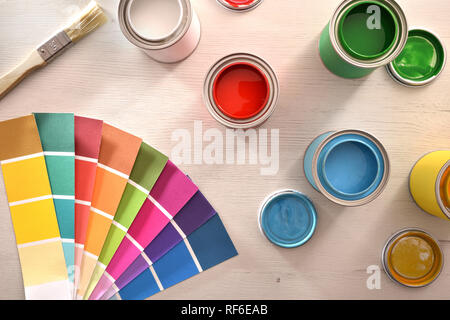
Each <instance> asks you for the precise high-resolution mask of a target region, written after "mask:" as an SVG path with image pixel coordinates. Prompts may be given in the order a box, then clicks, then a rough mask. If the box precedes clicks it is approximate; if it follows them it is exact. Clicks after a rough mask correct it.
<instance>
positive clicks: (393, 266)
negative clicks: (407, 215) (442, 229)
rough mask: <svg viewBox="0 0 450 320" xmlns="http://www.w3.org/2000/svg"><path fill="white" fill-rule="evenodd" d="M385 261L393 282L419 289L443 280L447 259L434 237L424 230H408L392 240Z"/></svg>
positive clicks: (385, 253) (388, 243)
mask: <svg viewBox="0 0 450 320" xmlns="http://www.w3.org/2000/svg"><path fill="white" fill-rule="evenodd" d="M381 261H382V264H383V268H384V271H385V272H386V274H387V275H388V277H389V278H390V279H391V280H393V281H394V282H397V283H399V284H401V285H404V286H407V287H412V288H419V287H424V286H427V285H429V284H431V283H432V282H433V281H434V280H436V279H437V277H439V274H440V273H441V270H442V267H443V264H444V257H443V253H442V250H441V248H440V246H439V242H438V241H437V240H436V239H435V238H434V237H433V236H432V235H430V234H429V233H427V232H425V231H423V230H421V229H416V228H407V229H403V230H400V231H398V232H397V233H395V234H394V235H392V236H391V237H390V238H389V239H388V241H387V242H386V245H385V246H384V248H383V252H382V255H381Z"/></svg>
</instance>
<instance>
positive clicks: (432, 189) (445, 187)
mask: <svg viewBox="0 0 450 320" xmlns="http://www.w3.org/2000/svg"><path fill="white" fill-rule="evenodd" d="M409 189H410V191H411V195H412V197H413V198H414V201H415V202H416V203H417V205H418V206H419V207H420V208H422V209H423V210H424V211H425V212H427V213H429V214H432V215H434V216H436V217H439V218H442V219H446V220H450V150H447V151H435V152H431V153H428V154H427V155H425V156H424V157H422V158H421V159H420V160H419V161H417V163H416V164H415V166H414V167H413V169H412V171H411V174H410V177H409Z"/></svg>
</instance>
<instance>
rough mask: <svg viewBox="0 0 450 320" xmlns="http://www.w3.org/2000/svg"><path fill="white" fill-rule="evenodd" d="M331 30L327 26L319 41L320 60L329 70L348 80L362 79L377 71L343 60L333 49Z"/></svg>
mask: <svg viewBox="0 0 450 320" xmlns="http://www.w3.org/2000/svg"><path fill="white" fill-rule="evenodd" d="M329 30H330V24H327V26H326V27H325V29H324V30H323V31H322V34H321V35H320V41H319V53H320V58H321V59H322V62H323V64H324V65H325V67H327V69H328V70H330V71H331V72H332V73H334V74H335V75H337V76H339V77H342V78H346V79H356V78H362V77H365V76H367V75H368V74H370V73H372V72H373V71H374V70H375V69H373V68H372V69H371V68H359V67H357V66H354V65H352V64H350V63H348V62H347V61H345V60H344V59H342V58H341V57H340V56H339V54H338V53H337V52H336V50H334V48H333V44H332V43H331V39H330V32H329Z"/></svg>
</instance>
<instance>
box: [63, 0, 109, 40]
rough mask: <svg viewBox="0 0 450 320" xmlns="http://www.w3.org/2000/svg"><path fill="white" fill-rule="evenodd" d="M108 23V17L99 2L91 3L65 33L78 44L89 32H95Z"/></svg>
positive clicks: (65, 29)
mask: <svg viewBox="0 0 450 320" xmlns="http://www.w3.org/2000/svg"><path fill="white" fill-rule="evenodd" d="M105 22H106V15H105V13H104V12H103V10H102V8H100V7H99V5H98V4H97V2H95V1H91V2H89V4H88V5H87V6H86V8H84V9H83V10H82V11H81V12H80V13H79V14H78V15H77V16H76V17H74V20H73V22H72V23H71V24H70V25H69V26H68V27H66V28H64V32H65V33H66V34H67V36H68V37H69V38H70V39H71V40H72V42H77V41H78V40H80V39H81V38H83V37H84V36H85V35H87V34H88V33H89V32H91V31H93V30H95V29H96V28H97V27H99V26H101V25H102V24H104V23H105Z"/></svg>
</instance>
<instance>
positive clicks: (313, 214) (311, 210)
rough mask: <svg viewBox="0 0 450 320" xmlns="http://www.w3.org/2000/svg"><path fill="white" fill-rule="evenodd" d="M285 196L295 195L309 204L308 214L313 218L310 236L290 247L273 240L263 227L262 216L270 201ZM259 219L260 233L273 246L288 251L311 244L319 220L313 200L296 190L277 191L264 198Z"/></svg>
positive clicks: (259, 211)
mask: <svg viewBox="0 0 450 320" xmlns="http://www.w3.org/2000/svg"><path fill="white" fill-rule="evenodd" d="M284 194H294V195H295V196H297V197H300V198H301V199H302V200H304V201H305V202H307V204H308V206H309V210H308V213H309V214H310V216H311V217H312V223H311V227H310V230H309V232H308V234H307V235H306V236H305V237H304V238H302V239H301V240H299V241H297V242H295V243H292V244H289V245H283V244H281V243H277V242H275V241H274V240H273V239H271V238H270V237H269V236H268V235H267V234H266V232H265V231H264V229H263V227H262V214H263V212H264V209H265V208H266V206H267V205H268V204H269V203H270V201H272V200H273V199H275V198H277V197H279V196H281V195H284ZM257 218H258V228H259V231H260V232H261V233H262V234H263V235H264V237H266V239H267V240H269V241H270V242H271V243H272V244H274V245H276V246H278V247H281V248H286V249H293V248H297V247H300V246H303V245H305V244H306V243H307V242H309V241H310V240H311V238H312V236H313V235H314V233H315V230H316V228H317V219H318V217H317V210H316V208H315V206H314V203H313V202H312V200H311V199H310V198H309V197H308V196H306V195H305V194H304V193H302V192H300V191H297V190H294V189H281V190H278V191H275V192H273V193H271V194H269V195H268V196H266V197H265V198H264V200H263V201H262V203H261V205H260V207H259V210H258V216H257Z"/></svg>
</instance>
